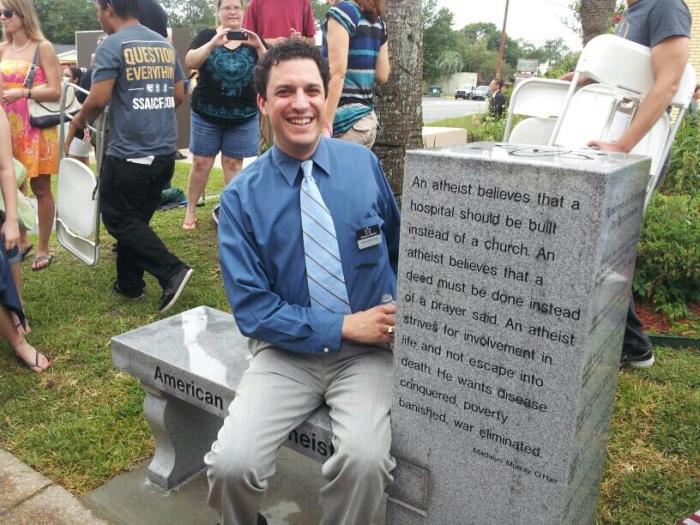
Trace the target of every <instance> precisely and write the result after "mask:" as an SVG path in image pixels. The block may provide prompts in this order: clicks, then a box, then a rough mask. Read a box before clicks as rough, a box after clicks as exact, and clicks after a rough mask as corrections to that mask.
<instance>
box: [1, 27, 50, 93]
mask: <svg viewBox="0 0 700 525" xmlns="http://www.w3.org/2000/svg"><path fill="white" fill-rule="evenodd" d="M38 66H39V67H41V69H42V70H43V71H44V75H45V76H46V84H42V85H40V86H34V87H32V88H26V87H20V88H13V89H6V90H4V91H3V95H2V101H3V103H4V104H10V103H12V102H15V101H17V100H19V99H21V98H32V99H34V100H38V101H40V102H56V101H57V100H58V99H60V98H61V68H60V65H59V63H58V57H57V56H56V52H55V51H54V49H53V46H52V45H51V43H50V42H49V41H48V40H42V41H41V42H39V58H38Z"/></svg>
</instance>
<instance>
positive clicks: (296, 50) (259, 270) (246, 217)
mask: <svg viewBox="0 0 700 525" xmlns="http://www.w3.org/2000/svg"><path fill="white" fill-rule="evenodd" d="M327 85H328V69H327V66H326V65H325V61H324V60H323V59H322V57H321V54H320V52H319V50H318V49H317V48H316V47H313V46H310V45H308V44H307V43H305V42H303V41H301V40H298V39H296V40H289V41H287V42H283V43H281V44H277V45H275V46H272V47H271V48H270V49H269V50H268V51H267V53H266V54H265V56H264V57H263V58H262V59H261V61H260V63H259V64H258V66H257V68H256V71H255V87H256V91H257V93H258V97H257V99H258V106H259V107H260V111H261V112H262V113H263V114H265V115H267V116H268V117H269V118H270V122H271V123H272V129H273V131H274V141H275V142H274V145H273V147H272V148H271V149H270V150H268V151H267V152H265V154H263V155H262V156H261V157H259V158H258V159H257V160H256V161H255V162H254V163H253V164H252V165H250V166H249V167H247V168H246V169H245V170H244V171H243V173H242V174H241V175H239V176H238V177H236V178H235V179H234V180H233V182H232V183H231V184H229V185H228V186H227V188H226V189H225V190H224V192H223V194H222V200H221V217H220V223H219V259H220V263H221V268H222V274H223V278H224V285H225V287H226V292H227V294H228V299H229V302H230V305H231V307H232V309H233V312H234V316H235V318H236V322H237V324H238V327H239V328H240V330H241V332H242V333H244V334H245V335H247V336H249V337H250V338H251V340H250V342H251V344H250V349H251V352H252V353H253V355H254V357H253V358H252V360H251V361H250V366H249V368H248V369H247V370H246V372H245V374H244V375H243V378H242V380H241V383H240V385H239V388H238V390H237V392H236V398H235V400H234V401H233V403H232V404H231V405H230V407H229V412H228V416H227V417H226V419H225V421H224V424H223V427H222V428H221V430H220V431H219V434H218V439H217V441H216V442H215V443H214V444H213V445H212V448H211V451H210V452H209V453H208V454H207V455H206V457H205V463H206V465H207V476H208V479H209V504H210V505H211V506H212V507H213V508H214V509H216V510H217V511H218V512H219V514H220V516H221V518H222V522H223V523H239V524H249V523H255V522H256V515H258V511H259V507H260V502H261V500H262V498H263V496H264V494H265V489H266V488H267V482H268V478H269V477H270V476H271V475H272V474H273V473H274V470H275V467H274V464H275V456H276V454H277V451H278V450H279V448H280V446H281V445H282V443H283V442H284V441H285V440H286V439H287V435H288V434H289V432H290V431H291V430H292V429H294V427H296V426H297V425H298V424H299V423H300V422H302V421H304V420H305V419H306V418H307V417H308V416H309V415H310V414H311V413H312V412H313V411H314V410H316V409H317V408H318V407H319V406H320V405H322V404H323V403H324V402H325V403H327V404H328V406H329V407H330V417H331V421H332V427H333V434H334V440H333V445H334V447H335V452H334V453H333V455H332V456H331V457H330V458H329V459H328V460H327V461H326V463H325V464H324V465H323V468H322V472H323V475H324V477H325V478H326V479H327V480H328V484H327V485H326V486H325V487H324V488H323V489H322V490H321V496H320V504H321V509H322V512H323V518H322V520H321V521H322V523H343V524H345V525H352V524H355V525H365V524H367V523H370V522H371V521H372V516H373V515H374V513H375V511H376V509H377V506H378V505H379V502H380V501H381V498H382V493H383V491H384V489H385V487H386V486H387V485H388V484H389V483H390V482H391V481H392V476H391V471H392V469H393V468H394V465H395V463H394V460H393V458H392V457H391V456H390V454H389V445H390V442H391V435H390V426H389V410H390V408H391V381H392V379H391V378H392V354H391V349H390V347H389V343H391V342H392V341H393V334H394V328H395V323H396V306H395V305H393V304H390V303H389V304H382V303H385V302H386V296H389V295H390V296H392V297H396V268H397V262H398V250H399V210H398V207H397V205H396V201H395V200H394V196H393V194H392V192H391V188H390V187H389V184H388V182H387V179H386V177H385V176H384V174H383V172H382V169H381V166H380V164H379V160H378V159H377V157H375V156H374V154H373V153H372V152H371V151H370V150H369V149H367V148H365V147H363V146H360V145H358V144H353V143H351V142H348V141H341V140H334V139H328V138H324V137H322V131H323V129H324V126H325V122H324V114H325V103H326V100H325V97H326V93H327ZM271 197H273V198H271ZM360 232H365V233H367V237H366V241H367V242H366V243H362V244H360V243H358V242H357V239H358V235H359V234H360ZM257 519H258V523H261V522H262V523H264V522H265V521H264V519H263V518H257Z"/></svg>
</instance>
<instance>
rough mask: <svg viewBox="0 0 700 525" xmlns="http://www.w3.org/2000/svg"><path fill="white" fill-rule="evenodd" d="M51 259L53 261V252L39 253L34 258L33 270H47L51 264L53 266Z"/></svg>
mask: <svg viewBox="0 0 700 525" xmlns="http://www.w3.org/2000/svg"><path fill="white" fill-rule="evenodd" d="M51 261H53V254H52V253H50V254H49V255H39V256H37V257H36V258H35V259H34V262H33V263H32V271H33V272H40V271H41V270H46V268H48V267H49V266H51Z"/></svg>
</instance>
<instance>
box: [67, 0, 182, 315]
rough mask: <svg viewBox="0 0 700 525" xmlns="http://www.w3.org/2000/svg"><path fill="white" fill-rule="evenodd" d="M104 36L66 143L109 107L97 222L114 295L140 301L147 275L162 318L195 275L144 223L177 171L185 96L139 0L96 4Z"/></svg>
mask: <svg viewBox="0 0 700 525" xmlns="http://www.w3.org/2000/svg"><path fill="white" fill-rule="evenodd" d="M96 6H97V17H98V20H99V22H100V26H101V27H102V29H103V30H104V31H105V32H106V33H107V34H108V35H109V36H108V37H107V38H106V39H105V40H104V41H103V42H102V44H100V46H99V47H98V48H97V51H96V52H95V67H94V70H93V77H92V86H91V88H90V94H89V95H88V97H87V99H85V102H84V103H83V107H82V109H81V111H80V113H78V115H77V116H76V117H75V118H74V119H73V121H72V122H71V125H70V128H69V131H68V134H67V139H66V140H67V142H66V144H70V141H71V140H72V138H73V136H74V135H75V133H76V131H77V130H78V129H84V128H85V125H86V122H87V121H89V120H90V119H93V118H95V117H97V116H98V115H99V114H100V113H101V112H102V111H103V110H104V108H105V107H106V106H107V105H108V104H109V118H110V127H109V140H108V143H107V148H106V152H105V156H104V159H103V160H102V165H101V169H100V197H101V201H100V202H101V211H102V221H103V222H104V224H105V227H106V228H107V231H108V232H109V233H110V234H111V235H112V236H113V237H114V238H115V239H116V240H117V278H116V280H115V281H114V285H113V287H112V288H113V290H114V291H115V292H116V293H118V294H121V295H123V296H125V297H128V298H131V299H136V298H140V297H142V296H143V295H144V288H145V285H146V284H145V282H144V280H143V274H144V271H147V272H149V273H151V274H153V276H154V277H156V279H158V282H159V283H160V285H161V287H162V288H163V293H162V296H161V302H160V311H161V312H164V311H166V310H168V309H169V308H170V307H171V306H173V305H174V304H175V301H177V299H178V297H179V296H180V293H181V292H182V290H183V288H184V287H185V285H186V284H187V282H188V281H189V279H190V276H191V275H192V269H191V268H189V267H188V266H187V265H186V264H184V263H183V262H182V261H180V259H178V258H177V257H175V256H174V255H173V254H171V253H170V252H169V251H168V249H167V248H166V247H165V245H164V244H163V242H162V241H161V240H160V239H159V238H158V236H157V235H156V234H155V233H154V232H153V230H152V229H151V227H150V226H149V222H150V220H151V217H152V216H153V213H154V212H155V210H156V209H157V207H158V205H159V203H160V194H161V190H162V189H163V187H164V185H165V184H166V183H167V182H168V181H169V180H170V177H172V174H173V168H174V166H175V148H176V146H175V144H176V137H177V129H176V122H175V107H176V106H177V105H179V104H180V103H181V102H182V100H183V99H184V96H185V91H184V82H183V80H184V75H183V73H182V68H181V67H180V64H179V62H178V61H177V57H176V54H175V49H174V48H173V46H172V45H171V44H170V43H168V42H167V41H166V40H165V39H164V38H163V37H162V36H160V35H159V34H157V33H155V32H154V31H151V30H150V29H148V28H146V27H144V26H142V25H141V24H140V23H139V21H138V19H137V13H138V8H139V0H96Z"/></svg>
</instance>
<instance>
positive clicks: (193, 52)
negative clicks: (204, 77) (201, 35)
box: [185, 27, 228, 69]
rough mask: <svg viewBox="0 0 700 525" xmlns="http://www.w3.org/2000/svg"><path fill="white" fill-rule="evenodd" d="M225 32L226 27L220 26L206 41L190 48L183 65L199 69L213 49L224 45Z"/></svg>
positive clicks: (226, 31)
mask: <svg viewBox="0 0 700 525" xmlns="http://www.w3.org/2000/svg"><path fill="white" fill-rule="evenodd" d="M226 33H228V29H226V28H225V27H220V28H218V29H217V30H216V32H215V33H214V36H213V37H212V38H211V39H210V40H209V41H208V42H206V43H205V44H203V45H201V46H199V47H197V48H195V49H190V50H189V51H188V52H187V55H185V67H186V68H187V69H199V68H200V67H201V66H202V64H204V62H206V61H207V58H209V55H210V54H211V52H212V51H214V49H216V48H217V47H221V46H223V45H226V43H227V42H228V38H227V37H226Z"/></svg>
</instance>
